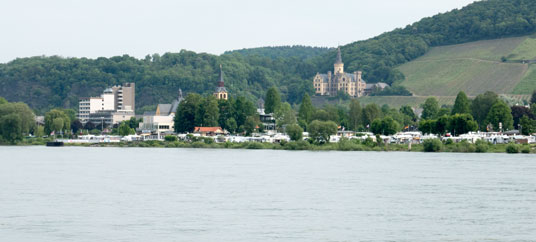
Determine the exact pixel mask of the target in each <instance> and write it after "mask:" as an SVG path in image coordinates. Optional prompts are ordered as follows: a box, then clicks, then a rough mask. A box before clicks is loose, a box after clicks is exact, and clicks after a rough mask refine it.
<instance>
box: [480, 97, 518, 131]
mask: <svg viewBox="0 0 536 242" xmlns="http://www.w3.org/2000/svg"><path fill="white" fill-rule="evenodd" d="M486 121H487V123H489V124H491V126H492V129H493V130H495V131H501V130H511V129H513V128H514V119H513V117H512V110H511V109H510V107H508V105H507V104H506V103H504V102H503V101H501V100H499V101H497V102H495V104H493V106H491V109H490V110H489V113H488V116H487V118H486Z"/></svg>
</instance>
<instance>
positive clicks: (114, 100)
mask: <svg viewBox="0 0 536 242" xmlns="http://www.w3.org/2000/svg"><path fill="white" fill-rule="evenodd" d="M134 108H135V84H134V83H125V84H123V86H113V87H111V88H106V89H105V90H104V92H103V93H102V94H101V95H100V97H84V98H80V99H79V104H78V118H79V119H80V122H82V123H83V124H85V123H87V122H88V121H91V122H95V121H96V120H98V121H99V122H98V123H101V122H102V121H103V120H102V119H106V120H109V122H105V123H106V124H107V125H111V124H115V123H117V122H120V121H122V120H123V119H127V120H128V119H130V117H132V116H134Z"/></svg>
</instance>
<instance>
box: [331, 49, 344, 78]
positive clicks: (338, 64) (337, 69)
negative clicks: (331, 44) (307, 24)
mask: <svg viewBox="0 0 536 242" xmlns="http://www.w3.org/2000/svg"><path fill="white" fill-rule="evenodd" d="M333 69H334V71H333V73H334V74H335V75H337V74H338V73H344V63H342V56H341V47H338V48H337V59H335V64H333Z"/></svg>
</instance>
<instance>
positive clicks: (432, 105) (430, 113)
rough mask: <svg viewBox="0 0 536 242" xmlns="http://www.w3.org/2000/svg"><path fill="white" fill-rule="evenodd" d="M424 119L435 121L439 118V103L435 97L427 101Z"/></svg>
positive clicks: (423, 113) (424, 106)
mask: <svg viewBox="0 0 536 242" xmlns="http://www.w3.org/2000/svg"><path fill="white" fill-rule="evenodd" d="M422 109H423V111H422V118H423V119H434V118H437V116H439V103H438V102H437V99H436V98H435V97H430V98H428V99H426V101H425V102H424V104H423V105H422Z"/></svg>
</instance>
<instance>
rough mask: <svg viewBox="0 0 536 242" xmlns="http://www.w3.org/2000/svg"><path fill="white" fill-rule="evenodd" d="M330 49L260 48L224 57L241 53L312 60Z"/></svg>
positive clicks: (303, 47) (236, 51)
mask: <svg viewBox="0 0 536 242" xmlns="http://www.w3.org/2000/svg"><path fill="white" fill-rule="evenodd" d="M330 50H331V49H329V48H323V47H309V46H301V45H295V46H274V47H260V48H251V49H241V50H233V51H226V52H225V53H224V55H228V54H233V53H239V54H241V55H243V56H260V57H268V58H270V59H279V58H293V57H295V58H298V59H301V60H305V59H310V58H312V57H316V56H319V55H323V54H326V53H328V52H329V51H330Z"/></svg>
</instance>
